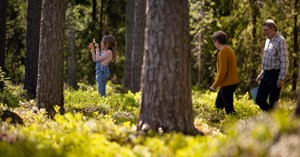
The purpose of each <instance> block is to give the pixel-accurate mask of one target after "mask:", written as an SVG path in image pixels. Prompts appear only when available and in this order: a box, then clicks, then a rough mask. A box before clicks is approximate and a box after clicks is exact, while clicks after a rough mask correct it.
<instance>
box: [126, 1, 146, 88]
mask: <svg viewBox="0 0 300 157" xmlns="http://www.w3.org/2000/svg"><path fill="white" fill-rule="evenodd" d="M134 14H135V15H134V21H135V22H134V33H133V44H132V45H133V48H132V57H131V59H132V63H131V72H130V74H131V87H130V89H131V91H132V92H134V93H135V92H138V91H140V84H141V72H142V64H143V56H144V50H145V49H144V46H145V26H146V0H138V1H135V13H134Z"/></svg>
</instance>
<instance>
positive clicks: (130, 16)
mask: <svg viewBox="0 0 300 157" xmlns="http://www.w3.org/2000/svg"><path fill="white" fill-rule="evenodd" d="M134 6H135V0H127V1H126V30H125V31H126V35H125V70H124V76H123V81H124V82H123V83H124V87H126V88H128V89H130V84H131V80H132V78H131V72H132V71H131V63H132V59H131V56H132V48H133V33H134V31H133V28H134Z"/></svg>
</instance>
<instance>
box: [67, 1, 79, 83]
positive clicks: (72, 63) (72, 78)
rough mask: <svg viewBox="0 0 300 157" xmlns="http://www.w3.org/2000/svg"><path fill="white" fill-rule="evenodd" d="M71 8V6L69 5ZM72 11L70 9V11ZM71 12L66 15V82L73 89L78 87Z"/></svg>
mask: <svg viewBox="0 0 300 157" xmlns="http://www.w3.org/2000/svg"><path fill="white" fill-rule="evenodd" d="M69 9H70V10H72V6H70V7H69ZM71 12H72V11H71ZM74 20H75V17H74V16H73V14H72V13H71V14H69V16H67V37H68V52H69V53H68V84H69V85H70V86H71V87H72V88H73V89H78V85H77V59H76V56H77V53H76V48H75V30H74Z"/></svg>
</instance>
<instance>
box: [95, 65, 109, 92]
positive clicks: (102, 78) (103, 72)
mask: <svg viewBox="0 0 300 157" xmlns="http://www.w3.org/2000/svg"><path fill="white" fill-rule="evenodd" d="M109 75H110V73H109V68H108V65H105V66H101V64H100V62H97V63H96V81H97V86H98V93H99V95H101V96H106V81H107V79H108V77H109Z"/></svg>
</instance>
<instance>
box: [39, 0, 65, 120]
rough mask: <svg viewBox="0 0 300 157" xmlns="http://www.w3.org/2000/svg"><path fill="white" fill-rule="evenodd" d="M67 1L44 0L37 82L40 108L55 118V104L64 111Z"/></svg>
mask: <svg viewBox="0 0 300 157" xmlns="http://www.w3.org/2000/svg"><path fill="white" fill-rule="evenodd" d="M66 6H67V1H66V0H43V3H42V20H41V32H40V33H41V35H40V37H41V39H40V52H39V66H38V67H39V68H38V82H37V96H36V97H37V107H38V108H45V109H46V110H47V112H48V113H49V114H50V116H51V117H53V116H54V115H55V110H54V105H59V106H60V112H61V113H63V112H64V106H63V105H64V97H63V69H64V62H63V54H64V26H65V13H66Z"/></svg>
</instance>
